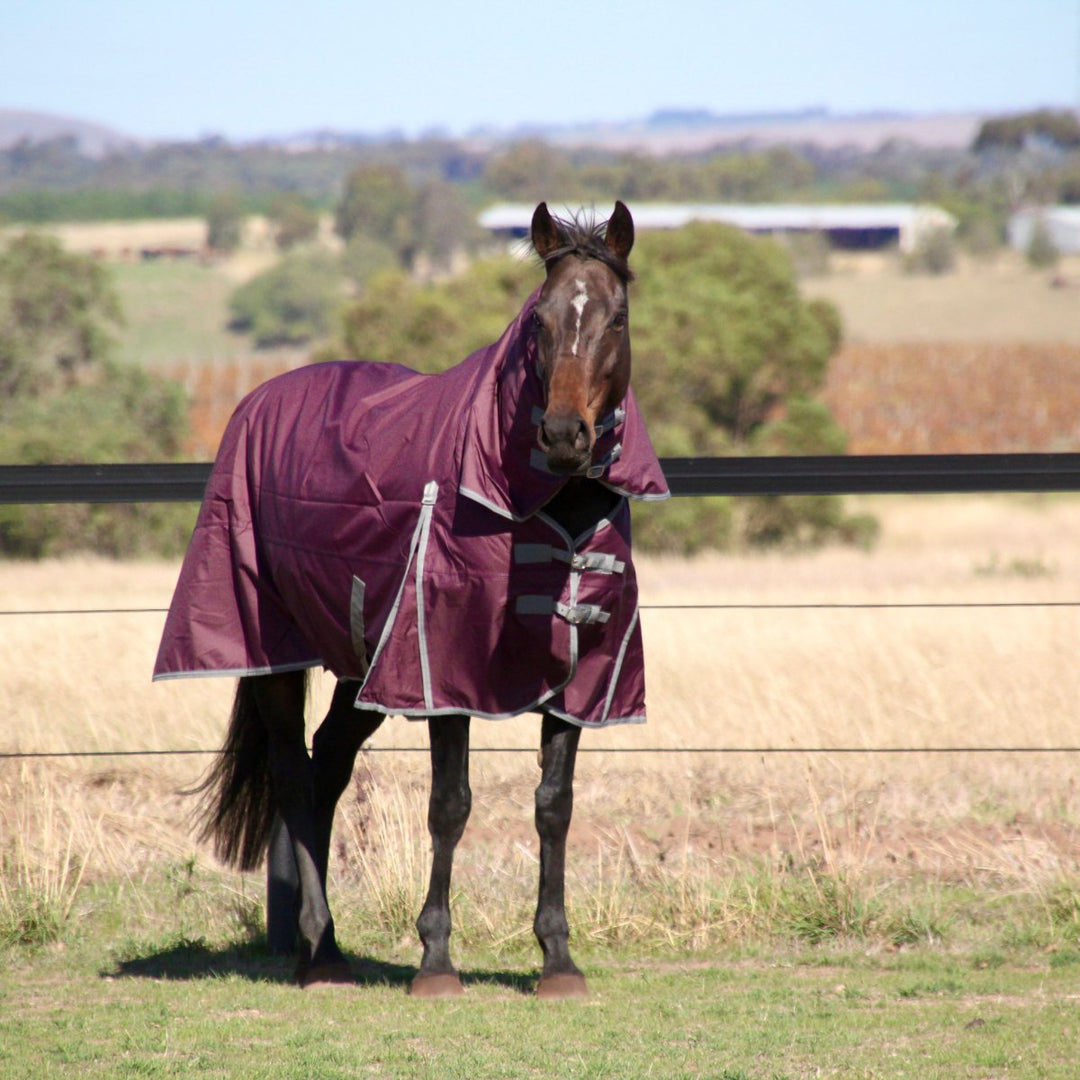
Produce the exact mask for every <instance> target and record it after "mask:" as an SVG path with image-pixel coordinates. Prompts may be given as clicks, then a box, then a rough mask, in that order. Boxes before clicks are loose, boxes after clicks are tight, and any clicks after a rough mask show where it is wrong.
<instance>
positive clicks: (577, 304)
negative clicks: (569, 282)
mask: <svg viewBox="0 0 1080 1080" xmlns="http://www.w3.org/2000/svg"><path fill="white" fill-rule="evenodd" d="M574 284H575V285H576V286H577V287H578V291H577V295H576V296H575V297H574V299H573V300H571V301H570V306H571V307H572V308H573V309H574V310H575V311H576V312H577V326H576V327H575V328H574V344H573V345H571V346H570V351H571V352H572V353H573V354H574V355H575V356H577V351H578V342H579V341H580V340H581V316H582V315H584V314H585V305H586V304H587V303H588V302H589V291H588V288H587V287H586V285H585V282H584V281H582V280H581V279H580V278H574Z"/></svg>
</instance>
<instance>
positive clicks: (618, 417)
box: [532, 405, 626, 439]
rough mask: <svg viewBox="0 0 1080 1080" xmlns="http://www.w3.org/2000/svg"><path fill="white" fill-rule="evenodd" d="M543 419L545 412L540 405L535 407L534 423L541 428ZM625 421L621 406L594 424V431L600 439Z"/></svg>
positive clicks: (624, 413) (533, 413) (533, 411)
mask: <svg viewBox="0 0 1080 1080" xmlns="http://www.w3.org/2000/svg"><path fill="white" fill-rule="evenodd" d="M543 419H544V410H543V409H541V408H540V406H539V405H534V406H533V410H532V422H533V423H534V424H535V425H536V426H537V427H539V426H540V423H541V421H542V420H543ZM625 419H626V410H625V409H624V408H623V407H622V406H621V405H620V406H619V407H618V408H617V409H615V410H613V411H612V412H609V413H608V414H607V416H605V417H604V418H603V420H601V421H600V423H599V424H594V425H593V431H595V432H596V437H597V438H598V439H599V438H600V436H601V435H606V434H607V433H608V432H609V431H611V430H612V429H614V428H617V427H618V426H619V425H620V424H621V423H622V422H623V421H624V420H625Z"/></svg>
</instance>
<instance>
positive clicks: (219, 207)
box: [206, 194, 244, 252]
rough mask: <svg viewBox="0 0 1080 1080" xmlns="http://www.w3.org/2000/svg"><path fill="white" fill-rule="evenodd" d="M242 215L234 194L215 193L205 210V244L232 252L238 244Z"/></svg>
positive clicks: (214, 249)
mask: <svg viewBox="0 0 1080 1080" xmlns="http://www.w3.org/2000/svg"><path fill="white" fill-rule="evenodd" d="M243 228H244V216H243V213H242V211H241V209H240V203H239V200H237V198H236V196H234V195H228V194H223V195H215V196H214V198H213V199H212V200H211V202H210V206H209V208H208V209H207V211H206V246H207V247H208V248H210V249H211V250H213V251H222V252H232V251H235V250H236V249H237V248H238V247H239V246H240V240H241V238H242V235H243Z"/></svg>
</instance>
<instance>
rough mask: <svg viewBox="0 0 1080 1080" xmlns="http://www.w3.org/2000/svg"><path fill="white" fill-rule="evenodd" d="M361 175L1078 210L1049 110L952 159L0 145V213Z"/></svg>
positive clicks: (896, 144)
mask: <svg viewBox="0 0 1080 1080" xmlns="http://www.w3.org/2000/svg"><path fill="white" fill-rule="evenodd" d="M362 167H374V168H382V169H386V170H388V171H392V172H393V173H394V174H395V175H398V176H400V177H403V178H404V182H405V184H406V185H407V186H408V188H410V189H411V190H414V191H425V190H426V191H429V192H431V193H433V194H432V196H431V197H432V198H434V199H437V200H441V201H443V202H446V201H448V200H449V198H450V196H449V194H448V193H452V195H453V197H454V200H456V201H457V202H458V203H459V204H460V205H461V206H464V207H465V208H467V209H468V210H470V211H473V212H474V211H475V210H476V209H477V208H478V207H479V206H481V205H483V204H484V203H486V202H490V201H492V200H496V199H515V200H518V199H520V200H524V201H533V200H536V199H539V198H547V199H552V200H556V199H564V200H584V201H586V202H589V201H594V200H595V201H597V202H600V203H604V204H606V203H608V202H609V201H610V200H611V199H613V198H621V199H623V200H625V201H627V202H629V203H631V205H632V204H633V202H635V201H642V200H650V199H658V200H675V201H716V202H727V201H732V202H774V201H796V200H798V201H848V202H851V201H864V202H865V201H871V202H876V201H905V202H906V201H930V202H937V203H939V204H941V205H943V206H944V207H945V208H946V209H948V210H950V211H952V212H953V213H955V214H956V215H957V217H958V218H959V220H960V228H961V235H962V236H963V235H965V234H966V233H968V232H969V231H971V230H976V231H978V230H980V229H985V226H986V224H987V223H989V224H990V226H991V227H992V228H993V229H994V230H996V234H997V235H998V236H999V237H1000V236H1002V235H1003V230H1004V224H1005V220H1006V218H1007V217H1008V214H1009V213H1010V212H1011V211H1012V210H1014V209H1015V208H1016V207H1017V206H1019V205H1021V204H1025V203H1041V204H1046V203H1054V202H1063V203H1080V122H1078V120H1077V117H1076V114H1075V113H1072V112H1069V111H1053V110H1035V111H1033V112H1030V113H1023V114H1017V115H1009V116H1001V117H991V118H989V119H988V120H987V121H985V122H984V123H983V125H982V126H981V128H980V130H979V132H978V134H977V135H976V137H975V139H974V140H973V142H972V145H971V146H970V147H968V148H966V149H940V148H927V147H919V146H915V145H912V144H909V143H904V142H900V141H892V142H889V143H886V144H884V145H882V146H880V147H878V148H877V149H875V150H872V151H862V150H857V149H853V148H839V149H823V148H820V147H815V146H812V145H804V146H792V147H778V148H772V149H766V150H761V149H755V148H752V147H748V146H718V147H714V148H712V149H710V150H706V151H702V152H699V153H693V154H672V155H666V156H663V157H659V156H653V155H648V154H643V153H631V152H617V151H607V150H600V149H589V148H562V147H558V146H554V145H551V144H548V143H545V142H543V141H542V140H524V141H520V142H517V143H514V144H510V145H505V146H496V147H494V148H492V149H485V150H480V149H475V148H473V147H471V146H469V145H467V144H465V143H463V142H460V141H456V140H452V139H446V138H426V139H420V140H413V141H406V140H397V141H394V140H381V141H373V140H372V141H365V140H355V141H353V142H351V143H350V142H346V143H341V144H335V145H333V146H319V145H315V146H311V147H309V148H307V149H295V148H285V147H280V146H274V145H270V144H259V145H243V146H236V145H232V144H230V143H228V142H226V141H225V140H223V139H220V138H209V139H203V140H200V141H197V142H189V143H166V144H160V145H155V146H152V147H149V148H139V149H129V150H124V151H114V152H112V153H110V154H107V155H106V156H104V157H102V158H90V157H87V156H85V155H83V154H81V153H80V151H79V148H78V144H77V143H76V141H75V140H74V139H71V138H60V139H54V140H51V141H47V142H40V143H31V142H29V141H23V142H20V143H18V144H16V145H14V146H12V147H8V148H7V149H5V150H0V218H2V217H7V218H9V219H10V220H14V221H26V222H44V221H55V220H72V219H87V218H102V217H110V218H119V217H145V216H177V215H179V214H189V213H200V214H204V213H206V212H207V210H208V208H209V205H210V202H211V201H212V200H213V199H214V198H215V197H218V196H221V195H223V194H227V195H228V196H230V197H231V198H232V199H234V200H235V201H236V202H237V203H238V204H239V206H240V207H241V209H242V210H243V211H244V212H245V213H255V212H258V213H266V212H267V211H268V210H269V209H270V206H271V203H272V202H273V200H274V199H275V198H278V197H279V196H280V195H281V194H283V193H288V194H291V195H293V196H295V197H297V198H299V199H301V200H302V201H304V202H305V203H306V204H307V205H309V206H310V207H312V208H313V209H316V210H321V211H323V212H328V211H333V210H335V208H337V207H338V206H339V204H340V203H341V201H342V198H343V192H345V191H346V189H347V186H348V183H349V180H348V178H349V176H350V174H351V173H353V172H354V171H355V170H357V169H360V168H362ZM402 242H403V243H404V242H406V241H402Z"/></svg>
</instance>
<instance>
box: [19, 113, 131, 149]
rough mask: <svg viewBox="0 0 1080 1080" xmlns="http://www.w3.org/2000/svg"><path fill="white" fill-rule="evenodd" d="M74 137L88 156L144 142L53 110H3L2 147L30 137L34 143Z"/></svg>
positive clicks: (29, 139)
mask: <svg viewBox="0 0 1080 1080" xmlns="http://www.w3.org/2000/svg"><path fill="white" fill-rule="evenodd" d="M67 136H70V137H72V138H74V139H75V141H76V143H77V145H78V147H79V151H80V152H81V153H83V154H85V155H86V156H87V157H93V158H96V157H102V156H103V155H104V154H107V153H108V152H109V151H111V150H125V149H128V148H130V147H134V146H138V145H140V140H138V139H133V138H131V137H130V136H129V135H123V134H121V133H120V132H119V131H115V130H114V129H112V128H109V127H106V126H105V125H104V124H95V123H92V122H90V121H87V120H76V119H74V118H72V117H67V116H54V115H53V114H51V113H41V112H30V111H28V110H26V109H0V150H6V149H7V148H8V147H9V146H14V145H15V144H16V143H18V142H21V141H22V140H24V139H26V140H28V141H29V142H32V143H40V142H48V141H49V140H50V139H59V138H64V137H67Z"/></svg>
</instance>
